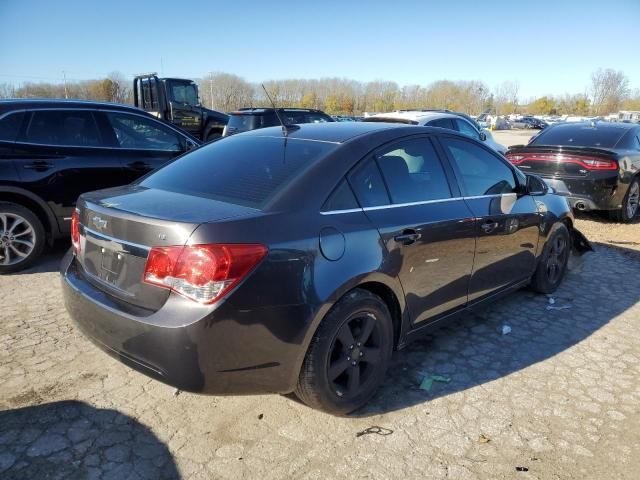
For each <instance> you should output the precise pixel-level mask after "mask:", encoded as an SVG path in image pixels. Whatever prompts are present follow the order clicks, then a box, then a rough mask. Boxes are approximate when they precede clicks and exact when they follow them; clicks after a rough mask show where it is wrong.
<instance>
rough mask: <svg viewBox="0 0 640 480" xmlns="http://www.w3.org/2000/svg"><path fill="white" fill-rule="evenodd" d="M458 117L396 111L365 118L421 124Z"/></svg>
mask: <svg viewBox="0 0 640 480" xmlns="http://www.w3.org/2000/svg"><path fill="white" fill-rule="evenodd" d="M459 116H460V115H456V114H455V113H450V112H442V111H425V110H396V111H395V112H389V113H377V114H375V115H371V116H370V117H367V118H393V119H399V120H411V121H414V122H421V121H425V120H432V119H435V118H456V117H459Z"/></svg>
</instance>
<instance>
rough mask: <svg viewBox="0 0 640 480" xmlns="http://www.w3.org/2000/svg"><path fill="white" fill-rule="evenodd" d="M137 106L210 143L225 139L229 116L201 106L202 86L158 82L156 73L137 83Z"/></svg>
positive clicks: (179, 80)
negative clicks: (224, 130)
mask: <svg viewBox="0 0 640 480" xmlns="http://www.w3.org/2000/svg"><path fill="white" fill-rule="evenodd" d="M133 100H134V103H135V106H136V107H138V108H141V109H143V110H145V111H147V112H149V113H151V114H152V115H154V116H156V117H158V118H160V119H162V120H165V121H167V122H169V123H172V124H173V125H175V126H176V127H178V128H181V129H183V130H185V131H186V132H188V133H190V134H191V135H193V136H195V137H197V138H199V139H201V140H203V141H205V142H210V141H211V140H215V139H216V138H219V137H220V136H222V131H223V129H224V127H225V125H226V124H227V122H228V118H229V117H228V115H226V114H224V113H221V112H217V111H215V110H210V109H208V108H205V107H203V106H202V104H201V103H200V99H199V96H198V85H197V84H196V83H195V82H194V81H193V80H189V79H184V78H158V76H157V75H156V74H155V73H151V74H145V75H138V76H136V77H135V78H134V80H133Z"/></svg>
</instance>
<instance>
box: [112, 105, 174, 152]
mask: <svg viewBox="0 0 640 480" xmlns="http://www.w3.org/2000/svg"><path fill="white" fill-rule="evenodd" d="M105 114H106V116H107V118H108V119H109V123H110V124H111V127H112V128H113V132H114V133H115V135H116V139H117V144H118V147H120V148H132V149H141V150H167V151H171V152H178V151H180V150H182V144H181V138H180V136H179V135H178V134H177V133H176V132H174V131H173V130H171V129H170V128H168V127H165V126H164V125H162V124H160V123H159V122H156V121H155V120H152V119H150V118H144V117H142V116H140V115H129V114H127V113H115V112H105Z"/></svg>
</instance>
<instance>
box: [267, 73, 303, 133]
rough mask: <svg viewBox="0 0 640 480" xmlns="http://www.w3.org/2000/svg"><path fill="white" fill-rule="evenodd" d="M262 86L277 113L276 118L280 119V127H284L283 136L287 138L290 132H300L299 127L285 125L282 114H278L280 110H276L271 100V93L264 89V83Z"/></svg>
mask: <svg viewBox="0 0 640 480" xmlns="http://www.w3.org/2000/svg"><path fill="white" fill-rule="evenodd" d="M260 86H261V87H262V89H263V90H264V93H265V94H266V95H267V98H268V99H269V102H271V106H272V107H273V110H274V111H275V112H276V117H278V121H279V122H280V125H282V133H283V135H284V136H285V137H287V136H289V130H298V129H299V128H300V127H299V126H298V125H287V124H286V123H284V121H283V120H282V117H281V116H280V113H279V112H278V109H277V108H276V104H275V103H274V101H273V99H272V98H271V95H269V92H267V89H266V88H264V83H261V84H260Z"/></svg>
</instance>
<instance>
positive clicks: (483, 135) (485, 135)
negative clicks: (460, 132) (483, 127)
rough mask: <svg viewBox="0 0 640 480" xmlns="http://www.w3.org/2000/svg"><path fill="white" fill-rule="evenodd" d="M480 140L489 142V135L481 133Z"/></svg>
mask: <svg viewBox="0 0 640 480" xmlns="http://www.w3.org/2000/svg"><path fill="white" fill-rule="evenodd" d="M480 140H481V141H483V142H486V141H487V134H486V133H484V132H480Z"/></svg>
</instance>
